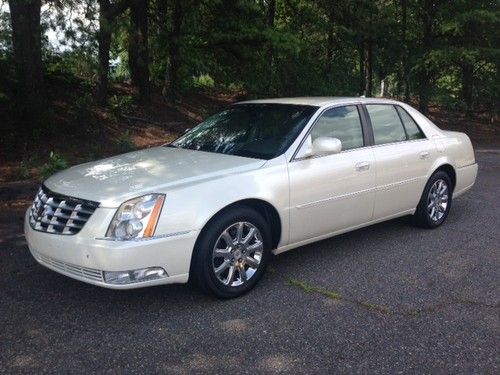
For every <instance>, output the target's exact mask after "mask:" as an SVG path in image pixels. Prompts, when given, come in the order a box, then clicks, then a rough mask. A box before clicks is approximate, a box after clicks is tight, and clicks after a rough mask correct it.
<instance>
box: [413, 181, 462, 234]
mask: <svg viewBox="0 0 500 375" xmlns="http://www.w3.org/2000/svg"><path fill="white" fill-rule="evenodd" d="M452 193H453V185H452V183H451V180H450V177H449V176H448V174H447V173H446V172H443V171H438V172H436V173H434V174H433V175H432V176H431V178H430V179H429V181H428V182H427V184H426V186H425V189H424V192H423V194H422V197H421V198H420V202H419V204H418V206H417V210H416V212H415V214H414V215H413V217H414V219H415V223H416V224H417V225H418V226H420V227H423V228H436V227H438V226H440V225H441V224H443V223H444V221H445V220H446V218H447V217H448V213H449V212H450V208H451V198H452Z"/></svg>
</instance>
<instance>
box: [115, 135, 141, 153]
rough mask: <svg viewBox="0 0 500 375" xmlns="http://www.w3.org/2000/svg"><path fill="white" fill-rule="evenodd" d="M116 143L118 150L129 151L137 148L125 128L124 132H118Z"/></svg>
mask: <svg viewBox="0 0 500 375" xmlns="http://www.w3.org/2000/svg"><path fill="white" fill-rule="evenodd" d="M116 145H117V147H118V151H119V152H130V151H135V150H137V147H136V146H135V143H134V141H133V140H132V137H131V136H130V132H129V131H128V130H127V131H126V132H124V133H122V134H120V136H118V138H117V139H116Z"/></svg>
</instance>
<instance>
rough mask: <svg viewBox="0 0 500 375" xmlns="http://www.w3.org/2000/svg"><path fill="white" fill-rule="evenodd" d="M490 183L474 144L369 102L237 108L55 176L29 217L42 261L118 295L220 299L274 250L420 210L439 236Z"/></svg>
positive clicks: (237, 290) (409, 111) (255, 277)
mask: <svg viewBox="0 0 500 375" xmlns="http://www.w3.org/2000/svg"><path fill="white" fill-rule="evenodd" d="M476 175H477V164H476V162H475V158H474V151H473V148H472V145H471V142H470V140H469V138H468V137H467V135H465V134H463V133H457V132H450V131H443V130H441V129H439V128H438V127H437V126H435V125H434V124H433V123H432V122H431V121H429V120H428V119H427V118H426V117H424V116H423V115H422V114H420V113H419V112H418V111H416V110H415V109H413V108H412V107H410V106H408V105H406V104H404V103H400V102H397V101H392V100H385V99H364V98H319V97H315V98H285V99H267V100H254V101H247V102H241V103H237V104H234V105H232V106H230V107H229V108H227V109H226V110H225V111H223V112H221V113H219V114H216V115H214V116H212V117H210V118H209V119H207V120H206V121H204V122H203V123H201V124H200V125H198V126H196V127H195V128H193V129H191V130H189V131H188V132H186V133H185V134H184V135H182V136H181V137H180V138H178V139H177V140H176V141H174V142H173V143H171V144H168V145H165V146H162V147H156V148H151V149H147V150H142V151H136V152H131V153H127V154H124V155H119V156H115V157H111V158H108V159H104V160H100V161H97V162H92V163H87V164H82V165H78V166H75V167H72V168H69V169H68V170H65V171H63V172H59V173H57V174H55V175H54V176H52V177H50V178H49V179H48V180H46V181H45V182H44V184H43V185H42V186H41V187H40V190H39V191H38V193H37V195H36V197H35V200H34V202H33V205H32V206H31V207H30V208H29V209H28V211H27V212H26V217H25V226H24V230H25V235H26V239H27V242H28V245H29V249H30V251H31V253H32V254H33V256H34V257H35V259H36V260H37V261H38V262H39V263H41V264H42V265H44V266H46V267H48V268H50V269H52V270H54V271H57V272H60V273H62V274H64V275H66V276H69V277H72V278H75V279H77V280H81V281H84V282H87V283H91V284H94V285H99V286H103V287H108V288H115V289H129V288H138V287H145V286H152V285H159V284H169V283H185V282H187V281H188V280H193V281H194V282H196V284H198V285H199V286H201V287H202V288H203V289H205V290H206V291H209V292H212V293H213V294H215V295H216V296H218V297H221V298H231V297H236V296H239V295H241V294H243V293H245V292H246V291H248V290H249V289H251V288H252V287H253V286H254V285H255V284H256V283H257V282H258V281H259V279H260V278H261V277H262V275H263V273H264V271H265V268H266V265H267V263H268V261H269V258H270V256H271V254H272V253H274V254H279V253H282V252H284V251H287V250H290V249H293V248H296V247H299V246H302V245H305V244H308V243H311V242H314V241H318V240H321V239H324V238H327V237H331V236H334V235H337V234H340V233H344V232H348V231H351V230H354V229H357V228H361V227H364V226H367V225H371V224H374V223H378V222H381V221H384V220H389V219H393V218H396V217H399V216H404V215H413V218H414V221H415V223H416V224H417V225H419V226H422V227H425V228H435V227H437V226H439V225H441V224H442V223H443V222H444V221H445V220H446V217H447V216H448V213H449V211H450V207H451V203H452V198H456V197H458V196H459V195H461V194H462V193H464V192H465V191H467V190H468V189H470V188H471V187H472V185H473V184H474V182H475V179H476Z"/></svg>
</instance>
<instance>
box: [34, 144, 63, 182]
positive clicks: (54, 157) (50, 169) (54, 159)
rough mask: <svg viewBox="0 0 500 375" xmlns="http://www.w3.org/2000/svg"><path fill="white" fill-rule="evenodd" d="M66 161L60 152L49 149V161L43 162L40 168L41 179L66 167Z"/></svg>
mask: <svg viewBox="0 0 500 375" xmlns="http://www.w3.org/2000/svg"><path fill="white" fill-rule="evenodd" d="M68 166H69V165H68V162H67V160H66V159H65V158H64V156H62V155H61V154H59V153H57V152H54V151H51V152H50V157H49V161H48V162H47V163H45V164H43V165H42V166H41V168H40V176H41V177H42V179H44V180H45V179H47V178H48V177H50V176H52V175H53V174H54V173H56V172H58V171H61V170H63V169H66V168H68Z"/></svg>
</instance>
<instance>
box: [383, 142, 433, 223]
mask: <svg viewBox="0 0 500 375" xmlns="http://www.w3.org/2000/svg"><path fill="white" fill-rule="evenodd" d="M373 152H374V155H375V161H376V169H377V178H376V186H377V193H376V196H375V210H374V218H375V219H376V218H381V217H385V216H387V215H391V214H393V213H395V212H401V211H406V210H409V209H411V208H414V207H416V205H417V204H418V201H419V200H420V195H421V194H422V191H423V189H424V186H425V183H426V182H427V180H428V178H429V169H430V166H431V165H432V164H433V161H434V159H435V158H436V156H437V151H436V149H435V146H434V143H433V142H432V141H430V140H428V139H421V140H414V141H405V142H399V143H392V144H386V145H380V146H374V147H373ZM422 155H426V156H425V157H422Z"/></svg>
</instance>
